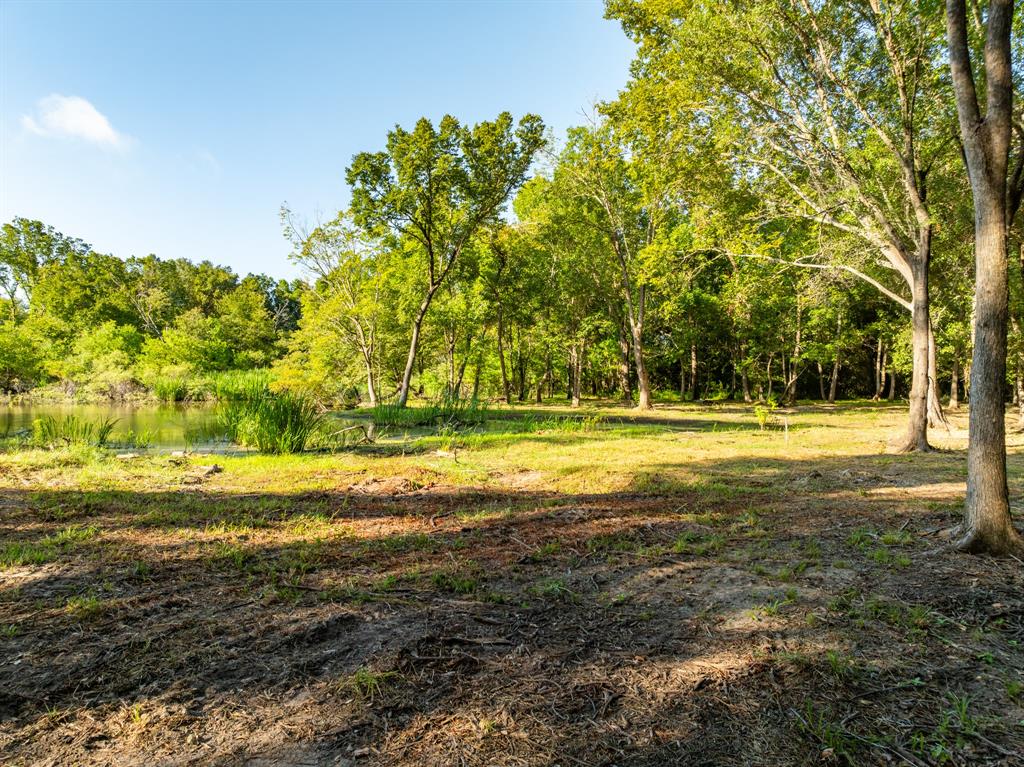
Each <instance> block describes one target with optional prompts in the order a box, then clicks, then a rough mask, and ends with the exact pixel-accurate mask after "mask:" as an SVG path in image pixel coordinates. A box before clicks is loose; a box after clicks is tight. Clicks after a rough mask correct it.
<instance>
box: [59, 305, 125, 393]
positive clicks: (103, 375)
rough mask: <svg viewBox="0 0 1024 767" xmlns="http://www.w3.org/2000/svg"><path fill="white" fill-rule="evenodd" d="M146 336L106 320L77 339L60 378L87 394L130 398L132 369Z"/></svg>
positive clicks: (65, 361) (64, 362)
mask: <svg viewBox="0 0 1024 767" xmlns="http://www.w3.org/2000/svg"><path fill="white" fill-rule="evenodd" d="M144 339H145V336H144V335H143V334H142V333H141V332H140V331H139V329H138V328H136V327H134V326H133V325H118V324H117V323H115V322H114V321H113V320H107V321H106V322H103V323H102V324H100V325H97V326H96V327H94V328H89V329H87V330H85V331H84V332H83V333H82V334H81V335H79V336H78V338H76V339H75V341H74V344H73V346H72V348H71V352H70V354H69V355H68V357H67V359H65V360H63V361H62V363H61V377H62V378H65V379H66V380H69V381H71V382H73V383H74V384H76V385H82V386H85V387H86V389H87V391H89V392H91V393H93V394H96V395H99V396H104V397H107V398H110V399H121V398H124V397H125V396H126V395H128V394H129V393H130V392H131V390H132V388H133V384H134V377H133V375H132V372H131V371H132V369H133V367H134V365H135V361H136V359H137V358H138V356H139V353H140V352H141V351H142V344H143V341H144Z"/></svg>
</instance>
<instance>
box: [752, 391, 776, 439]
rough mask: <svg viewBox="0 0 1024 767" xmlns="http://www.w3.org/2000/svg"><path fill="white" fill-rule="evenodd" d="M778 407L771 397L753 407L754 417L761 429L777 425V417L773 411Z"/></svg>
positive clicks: (772, 427)
mask: <svg viewBox="0 0 1024 767" xmlns="http://www.w3.org/2000/svg"><path fill="white" fill-rule="evenodd" d="M778 407H779V404H778V403H777V402H776V401H775V400H774V399H771V398H769V399H767V400H766V401H765V403H764V404H763V405H756V406H755V407H754V417H755V418H757V425H758V426H760V427H761V431H765V430H767V429H774V428H775V427H777V426H778V425H779V417H778V415H776V413H775V411H776V410H777V409H778Z"/></svg>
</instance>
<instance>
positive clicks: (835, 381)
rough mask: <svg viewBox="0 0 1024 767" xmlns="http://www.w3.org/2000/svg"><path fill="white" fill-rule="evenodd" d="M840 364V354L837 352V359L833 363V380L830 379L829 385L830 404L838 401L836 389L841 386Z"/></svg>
mask: <svg viewBox="0 0 1024 767" xmlns="http://www.w3.org/2000/svg"><path fill="white" fill-rule="evenodd" d="M840 366H841V365H840V361H839V355H838V354H837V355H836V358H835V361H834V362H833V363H832V380H831V381H829V385H828V401H829V404H830V405H831V404H834V403H835V401H836V390H837V389H838V388H839V369H840Z"/></svg>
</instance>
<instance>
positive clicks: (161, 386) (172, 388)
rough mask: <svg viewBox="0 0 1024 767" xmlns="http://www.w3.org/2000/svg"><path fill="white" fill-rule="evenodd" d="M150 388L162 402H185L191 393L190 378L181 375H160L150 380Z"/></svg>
mask: <svg viewBox="0 0 1024 767" xmlns="http://www.w3.org/2000/svg"><path fill="white" fill-rule="evenodd" d="M149 388H150V390H151V391H152V392H153V395H154V396H155V397H156V398H157V399H158V400H160V401H161V402H184V401H185V400H186V399H188V395H189V382H188V379H186V378H184V377H181V376H158V377H156V378H154V379H152V380H151V381H150V382H149Z"/></svg>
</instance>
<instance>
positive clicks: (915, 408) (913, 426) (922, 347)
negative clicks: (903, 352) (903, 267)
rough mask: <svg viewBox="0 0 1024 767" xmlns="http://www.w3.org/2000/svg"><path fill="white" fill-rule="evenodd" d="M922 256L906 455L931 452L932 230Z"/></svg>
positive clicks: (916, 272) (917, 267) (915, 264)
mask: <svg viewBox="0 0 1024 767" xmlns="http://www.w3.org/2000/svg"><path fill="white" fill-rule="evenodd" d="M921 234H922V240H921V242H919V253H918V257H917V258H915V259H913V260H912V261H911V270H912V272H913V280H912V281H911V282H912V285H913V301H912V315H911V327H912V330H913V333H912V336H911V345H912V348H913V357H914V363H913V367H912V371H913V372H912V374H911V381H910V422H909V424H908V426H907V436H906V439H905V440H904V442H903V444H902V445H901V446H900V450H901V451H903V452H912V451H917V452H927V451H928V450H930V449H931V448H930V447H929V445H928V390H929V384H928V379H929V375H928V368H929V364H928V363H929V339H930V337H931V323H930V321H929V307H928V254H929V253H930V240H931V233H930V231H927V232H922V233H921Z"/></svg>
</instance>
